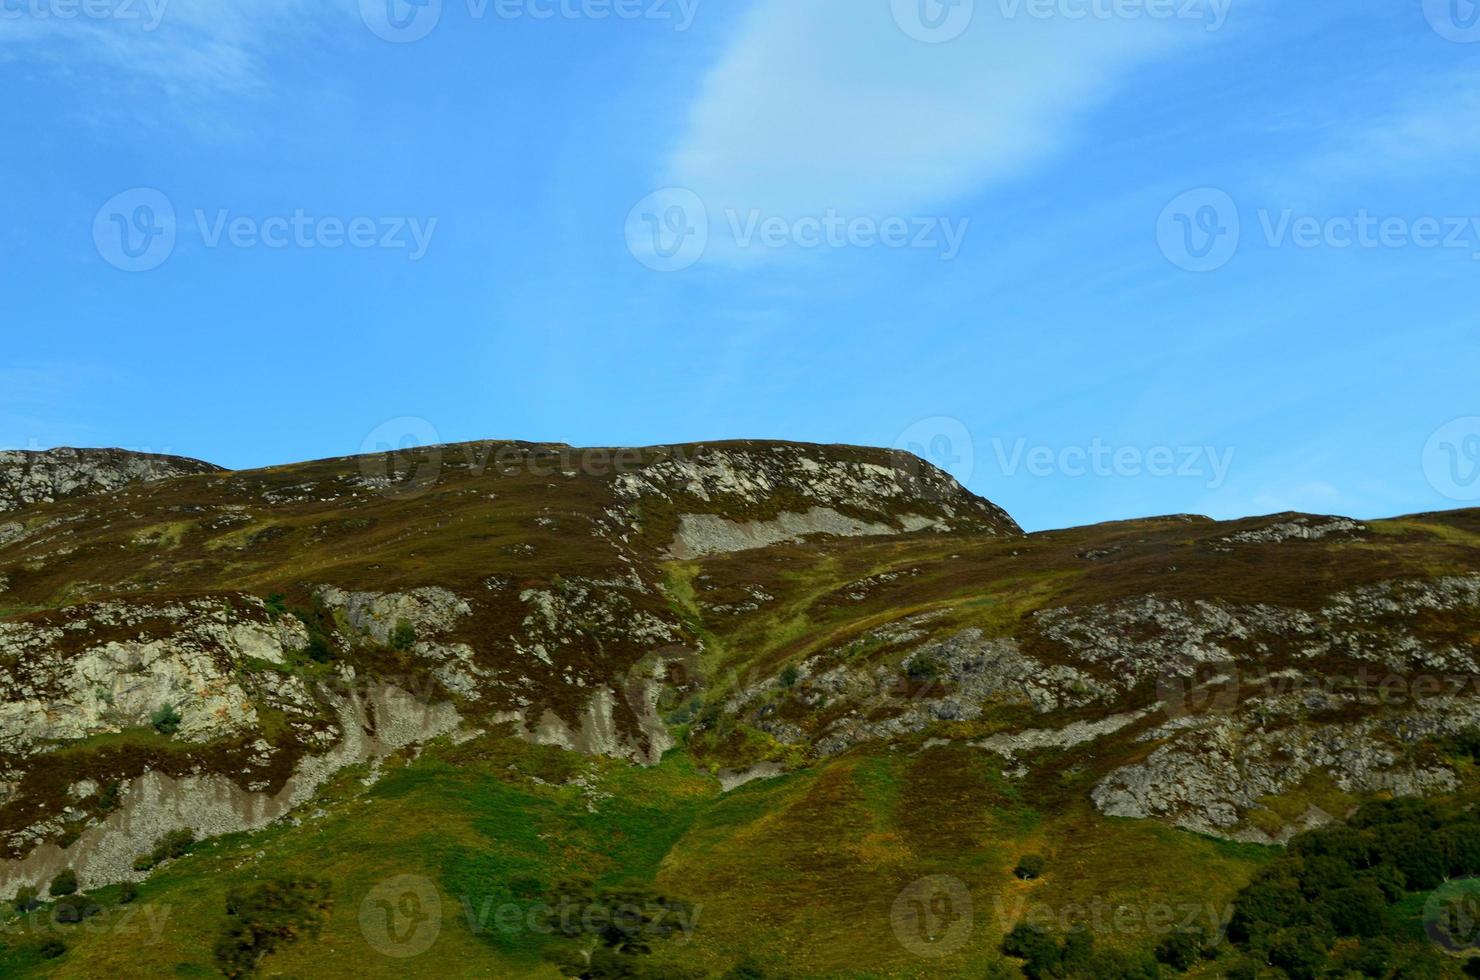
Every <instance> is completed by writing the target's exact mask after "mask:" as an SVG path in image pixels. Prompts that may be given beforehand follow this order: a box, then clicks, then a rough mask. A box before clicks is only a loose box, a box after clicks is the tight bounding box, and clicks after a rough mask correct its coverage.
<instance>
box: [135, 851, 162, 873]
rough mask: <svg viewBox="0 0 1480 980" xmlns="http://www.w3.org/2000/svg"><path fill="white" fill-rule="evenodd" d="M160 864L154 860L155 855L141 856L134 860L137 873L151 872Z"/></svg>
mask: <svg viewBox="0 0 1480 980" xmlns="http://www.w3.org/2000/svg"><path fill="white" fill-rule="evenodd" d="M158 863H159V862H158V861H156V860H154V855H153V854H140V855H139V856H138V857H136V858H134V870H135V871H149V870H151V869H152V868H153V867H154V866H155V865H156V864H158Z"/></svg>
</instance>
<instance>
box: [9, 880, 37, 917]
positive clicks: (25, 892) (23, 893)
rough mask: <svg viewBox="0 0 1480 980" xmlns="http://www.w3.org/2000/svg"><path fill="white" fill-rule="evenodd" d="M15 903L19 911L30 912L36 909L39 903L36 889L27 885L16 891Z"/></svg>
mask: <svg viewBox="0 0 1480 980" xmlns="http://www.w3.org/2000/svg"><path fill="white" fill-rule="evenodd" d="M14 904H15V910H16V911H17V912H29V911H31V910H32V909H34V908H35V907H36V906H37V905H38V904H39V903H38V902H37V900H36V889H35V888H33V887H32V886H30V885H26V886H25V887H24V888H22V889H21V890H20V891H18V892H16V893H15V902H14Z"/></svg>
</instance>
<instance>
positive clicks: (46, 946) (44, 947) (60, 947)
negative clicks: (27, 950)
mask: <svg viewBox="0 0 1480 980" xmlns="http://www.w3.org/2000/svg"><path fill="white" fill-rule="evenodd" d="M37 951H38V952H39V953H40V954H41V958H42V959H44V960H54V959H56V958H57V957H58V956H61V955H62V954H63V953H65V952H66V951H67V944H66V943H65V942H63V941H62V940H61V939H59V938H57V937H55V936H53V937H52V938H51V939H48V940H46V941H45V942H43V943H42V944H41V946H40V948H39V949H38V950H37Z"/></svg>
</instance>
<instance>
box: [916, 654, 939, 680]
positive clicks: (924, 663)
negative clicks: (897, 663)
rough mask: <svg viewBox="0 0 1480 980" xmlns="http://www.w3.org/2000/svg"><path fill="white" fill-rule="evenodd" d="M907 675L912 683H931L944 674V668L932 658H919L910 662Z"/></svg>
mask: <svg viewBox="0 0 1480 980" xmlns="http://www.w3.org/2000/svg"><path fill="white" fill-rule="evenodd" d="M907 673H908V676H909V678H910V680H912V681H933V680H937V679H939V677H940V675H941V674H943V673H945V668H944V667H942V666H941V663H940V661H939V660H936V659H935V658H934V657H927V656H919V657H916V658H915V659H914V660H911V661H910V666H909V668H908V671H907Z"/></svg>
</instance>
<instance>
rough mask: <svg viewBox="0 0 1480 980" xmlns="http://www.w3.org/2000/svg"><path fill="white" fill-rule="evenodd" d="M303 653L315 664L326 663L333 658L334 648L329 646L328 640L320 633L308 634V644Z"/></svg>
mask: <svg viewBox="0 0 1480 980" xmlns="http://www.w3.org/2000/svg"><path fill="white" fill-rule="evenodd" d="M304 653H306V654H308V659H310V660H312V661H313V662H314V663H316V664H326V663H329V662H330V661H332V660H333V659H334V649H333V647H331V646H329V641H328V640H326V639H325V638H324V634H322V633H309V634H308V646H307V648H305V650H304Z"/></svg>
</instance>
